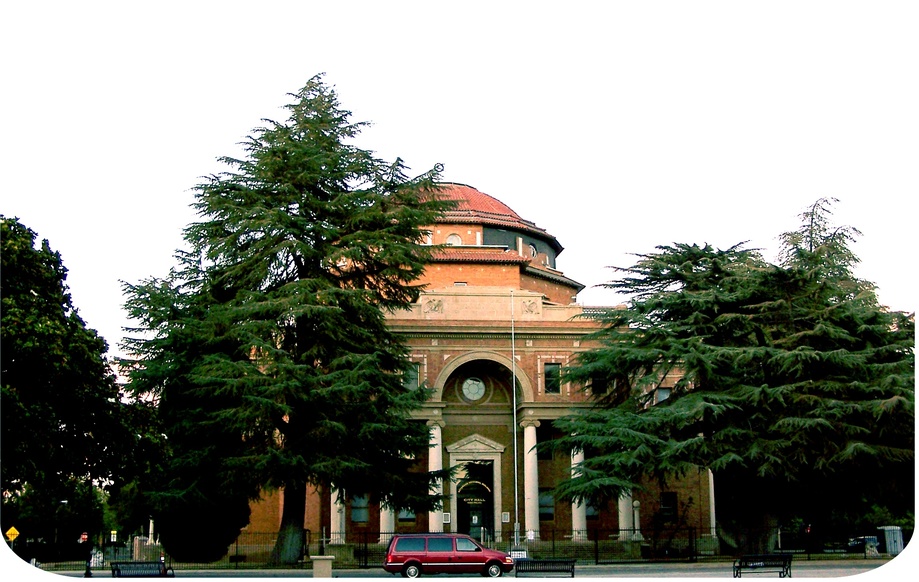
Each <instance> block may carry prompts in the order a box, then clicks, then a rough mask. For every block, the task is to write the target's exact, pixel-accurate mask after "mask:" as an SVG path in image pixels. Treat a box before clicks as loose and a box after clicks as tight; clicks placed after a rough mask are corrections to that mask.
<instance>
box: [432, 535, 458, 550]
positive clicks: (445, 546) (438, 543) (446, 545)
mask: <svg viewBox="0 0 919 582" xmlns="http://www.w3.org/2000/svg"><path fill="white" fill-rule="evenodd" d="M428 551H429V552H452V551H453V539H452V538H428Z"/></svg>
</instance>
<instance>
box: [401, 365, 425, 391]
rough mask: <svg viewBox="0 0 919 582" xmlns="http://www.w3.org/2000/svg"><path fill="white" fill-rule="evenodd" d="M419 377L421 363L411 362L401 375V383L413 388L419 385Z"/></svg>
mask: <svg viewBox="0 0 919 582" xmlns="http://www.w3.org/2000/svg"><path fill="white" fill-rule="evenodd" d="M420 377H421V364H419V363H418V362H412V363H411V364H409V368H408V370H406V371H405V373H404V374H403V375H402V385H403V386H405V387H406V388H408V389H409V390H415V389H417V388H418V386H420V383H419V382H418V379H419V378H420Z"/></svg>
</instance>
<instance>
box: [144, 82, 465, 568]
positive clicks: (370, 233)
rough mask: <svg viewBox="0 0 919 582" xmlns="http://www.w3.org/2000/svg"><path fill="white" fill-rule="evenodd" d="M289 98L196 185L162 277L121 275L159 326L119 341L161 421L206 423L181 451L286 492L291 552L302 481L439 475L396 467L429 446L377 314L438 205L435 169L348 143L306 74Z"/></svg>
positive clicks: (414, 486) (336, 113) (241, 484)
mask: <svg viewBox="0 0 919 582" xmlns="http://www.w3.org/2000/svg"><path fill="white" fill-rule="evenodd" d="M291 97H292V98H293V100H292V103H290V104H289V105H288V106H287V111H288V113H289V118H288V119H287V120H286V121H284V122H275V121H270V120H265V126H264V127H260V128H257V129H256V130H254V131H253V134H252V135H251V136H249V138H248V139H247V140H246V142H245V144H244V145H245V152H246V154H247V155H246V157H245V158H243V159H235V158H229V157H227V158H222V161H223V162H224V163H225V164H226V165H227V166H228V167H229V168H230V170H228V171H226V172H224V173H222V174H219V175H215V176H211V177H209V178H208V179H207V180H206V181H204V182H203V183H201V184H199V185H198V186H197V188H196V202H195V208H196V209H197V211H198V213H199V216H200V217H201V220H200V221H199V222H195V223H193V224H191V225H189V226H188V227H187V229H186V231H185V238H186V240H187V242H188V243H189V245H190V250H189V251H188V253H186V254H184V255H183V267H182V268H181V269H180V270H178V271H176V272H175V273H174V274H173V277H172V280H167V281H165V282H163V281H157V280H151V281H147V282H145V283H144V284H142V285H139V286H136V287H130V286H129V288H128V291H129V296H130V297H131V299H130V300H129V304H130V305H131V308H132V310H133V311H134V312H135V313H136V314H137V315H138V316H140V317H141V318H144V317H149V318H150V319H149V320H147V321H146V322H145V324H144V325H142V326H141V327H143V328H147V329H155V330H157V331H158V337H157V338H156V340H155V342H154V343H150V342H147V341H144V340H140V341H134V342H132V348H133V349H136V350H137V352H138V353H139V354H141V355H142V356H143V362H144V363H143V366H142V367H141V370H143V369H146V370H147V371H146V372H142V371H139V372H138V374H144V373H148V374H152V375H151V376H148V377H147V378H146V379H145V380H144V382H145V383H144V384H138V386H144V389H152V390H154V391H159V392H160V394H161V398H162V406H163V407H164V411H167V412H168V411H170V410H171V406H173V405H176V406H178V409H177V410H176V411H174V412H168V413H169V414H174V416H173V417H171V418H170V419H169V420H168V421H167V422H168V423H169V424H170V425H171V430H173V431H178V432H180V433H186V434H194V433H195V431H196V430H197V429H196V428H195V427H193V426H187V425H188V423H193V424H196V425H199V426H206V427H212V428H214V429H215V430H214V432H213V433H212V434H211V435H208V434H202V435H201V439H199V442H200V443H202V444H201V445H199V449H200V448H201V447H202V446H204V444H205V443H206V445H207V446H209V447H213V449H210V448H209V449H208V451H209V452H208V454H206V455H205V454H202V451H201V450H198V451H196V450H195V449H194V448H186V449H185V452H184V453H183V454H182V455H181V458H184V459H189V455H192V456H193V457H194V458H195V459H203V457H207V458H208V459H209V460H211V461H212V460H213V459H215V458H219V459H220V465H221V467H220V469H219V470H218V471H217V472H219V473H221V474H233V475H236V477H235V481H234V484H233V485H232V486H231V487H229V489H228V490H226V491H225V493H226V494H227V495H229V496H230V497H235V496H236V495H238V494H239V492H242V493H246V494H250V495H251V494H252V489H251V488H252V487H256V488H268V489H271V488H283V489H284V492H285V495H284V508H283V517H282V523H281V532H280V536H279V541H278V545H277V547H276V552H275V558H276V559H277V560H278V561H280V562H284V563H293V562H295V561H296V560H297V559H298V558H299V552H300V549H301V547H302V539H301V536H302V527H303V515H304V509H305V506H304V502H305V497H306V492H307V487H308V486H309V485H312V486H316V487H321V488H323V489H325V490H328V489H329V488H330V487H331V488H334V490H335V493H336V494H337V495H339V496H340V498H342V499H343V500H347V499H349V498H352V497H354V496H357V495H361V496H363V495H368V496H369V497H370V498H371V499H372V500H375V501H379V502H381V503H383V504H384V505H387V506H390V507H393V508H396V509H407V508H411V509H413V510H419V511H420V510H427V509H430V508H432V507H435V506H436V505H437V504H438V503H439V500H438V499H437V498H436V497H435V496H433V495H432V494H431V491H432V489H431V485H432V483H433V482H434V481H433V480H434V479H436V478H438V477H440V476H439V475H430V474H427V473H423V472H422V473H418V472H414V471H412V470H411V469H412V468H413V465H414V461H413V460H412V459H413V457H415V456H416V455H418V454H419V453H421V452H422V451H424V450H425V449H426V448H427V447H428V444H429V442H428V441H429V435H428V429H427V427H426V426H425V425H424V424H423V423H420V422H418V421H414V420H412V418H411V413H412V411H414V410H416V409H417V407H419V406H420V405H421V403H422V402H424V400H425V399H426V397H427V396H428V393H427V391H426V390H417V391H410V390H407V389H406V388H404V386H403V383H402V374H403V373H404V372H405V371H406V370H407V366H408V363H407V352H406V348H405V347H404V345H403V344H402V343H401V341H400V340H399V338H397V336H395V335H394V334H393V333H391V332H390V331H389V329H388V328H387V326H386V321H385V316H386V313H388V312H391V311H394V310H397V309H402V308H406V307H408V306H409V305H410V304H411V303H412V302H414V301H415V300H416V299H417V297H418V294H419V293H420V288H419V287H418V286H417V284H415V283H414V282H415V281H417V279H418V278H419V277H420V275H421V273H422V272H423V269H424V266H425V264H426V262H427V260H428V259H429V256H430V254H429V253H430V251H431V248H430V247H426V246H424V245H423V244H421V243H422V242H423V241H424V240H425V236H426V234H427V233H426V232H425V231H424V229H423V227H424V226H425V225H430V224H433V223H434V219H435V218H436V216H438V214H439V213H440V212H441V211H443V210H444V209H446V207H447V206H446V204H445V202H443V201H441V200H439V199H438V197H437V196H436V183H435V180H436V178H437V175H438V169H437V168H435V169H434V170H431V171H430V172H427V173H424V174H422V175H421V176H419V177H417V178H409V177H407V175H406V171H407V168H406V167H405V166H404V165H403V163H402V162H401V160H396V161H395V162H394V163H386V162H384V161H382V160H380V159H377V158H376V157H374V155H373V154H372V153H371V152H369V151H366V150H363V149H360V148H358V147H356V146H354V145H353V143H352V142H353V140H354V138H355V137H356V136H357V135H358V134H359V132H360V130H361V129H362V128H363V127H364V126H365V124H364V123H351V122H350V121H349V119H350V116H351V114H350V112H348V111H345V110H343V109H341V108H340V106H339V103H338V98H337V95H336V93H335V91H334V90H333V89H331V88H329V87H327V86H326V85H325V84H324V83H323V82H322V78H321V77H320V76H317V77H314V78H313V79H311V80H310V81H309V82H308V83H307V84H306V86H305V87H304V88H303V89H301V90H300V91H299V92H297V93H296V94H293V95H292V96H291ZM157 288H158V289H160V291H162V292H160V291H156V289H157ZM156 342H158V343H156ZM172 366H179V367H180V368H181V370H180V374H179V375H178V376H171V373H170V372H168V370H169V369H170V367H172ZM170 377H172V379H171V380H170ZM141 378H142V376H140V375H139V376H138V379H141ZM176 378H179V380H176ZM183 398H187V399H188V401H187V402H181V399H183ZM170 401H171V402H172V403H173V404H169V403H170ZM187 411H191V412H192V413H191V414H186V412H187ZM201 432H202V433H207V430H202V431H201ZM192 440H195V439H192ZM211 451H213V454H212V453H211ZM195 453H197V454H195ZM197 462H200V461H197V460H189V461H188V463H190V465H189V466H191V467H193V466H194V465H195V463H197ZM164 536H165V532H164ZM164 543H165V541H164Z"/></svg>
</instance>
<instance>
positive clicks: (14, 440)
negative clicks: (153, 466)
mask: <svg viewBox="0 0 919 582" xmlns="http://www.w3.org/2000/svg"><path fill="white" fill-rule="evenodd" d="M36 238H37V235H36V233H35V232H34V231H32V230H31V229H29V228H27V227H26V226H24V225H22V224H21V223H20V222H19V220H18V219H8V218H5V217H3V216H0V258H2V269H0V274H2V279H0V298H2V324H0V335H2V345H3V349H2V421H0V426H2V439H0V447H2V453H0V455H2V459H3V471H2V482H3V483H2V490H3V513H2V516H3V530H4V531H6V529H7V528H9V527H11V526H13V525H15V526H16V527H17V529H19V530H20V532H21V534H22V536H23V539H28V538H44V539H45V540H51V539H53V538H54V537H55V536H54V535H53V533H52V532H54V531H60V533H61V536H62V537H61V539H64V538H63V535H64V533H65V532H64V531H63V530H62V528H63V527H64V526H62V525H61V524H58V523H56V517H55V516H57V517H58V518H60V516H62V515H63V514H64V513H67V514H68V515H72V516H73V517H74V519H72V520H69V522H68V525H73V523H75V522H77V521H79V520H82V521H83V524H84V525H83V526H82V527H83V528H84V529H83V530H81V531H77V532H74V531H72V529H73V528H70V529H68V530H67V532H66V535H67V538H66V539H68V540H70V541H72V540H74V539H77V538H78V537H79V534H80V533H82V531H87V529H90V530H91V527H90V526H93V524H101V513H98V515H95V514H93V515H90V513H93V512H97V510H98V507H96V505H94V504H93V503H78V501H79V499H82V498H84V497H87V498H92V499H95V498H94V497H92V495H90V494H89V493H85V492H87V491H90V492H91V491H92V482H93V481H98V482H104V483H108V482H111V481H113V480H117V479H118V478H120V477H121V476H122V473H123V471H122V468H123V466H124V465H125V464H126V463H129V462H130V458H131V456H132V446H131V445H132V443H133V436H132V433H131V432H130V431H129V430H128V428H129V426H130V422H129V418H130V407H129V406H128V405H126V404H124V403H123V402H122V400H121V394H120V392H119V389H118V387H117V385H116V384H115V378H114V375H113V374H112V372H111V370H110V369H109V367H108V364H107V362H106V360H105V352H106V351H107V346H106V343H105V341H104V340H103V339H102V338H101V337H99V336H98V335H97V334H96V332H95V330H92V329H89V328H87V327H86V324H85V323H84V321H83V320H82V319H81V318H80V316H79V314H78V313H77V310H76V309H75V308H74V306H73V304H72V301H71V297H70V293H69V292H68V289H67V285H66V278H67V269H66V268H64V265H63V262H62V260H61V256H60V254H59V253H58V252H55V251H52V250H51V246H50V244H49V243H48V241H47V240H43V241H42V243H41V245H40V246H37V245H36ZM81 492H82V493H81ZM84 493H85V494H84ZM78 498H79V499H78ZM62 505H66V507H65V508H64V509H62ZM80 508H82V510H85V512H84V513H83V514H79V513H78V509H80ZM65 510H66V511H65ZM17 516H29V517H28V518H25V517H23V521H22V523H18V524H14V523H11V522H10V520H11V519H16V518H17ZM58 521H59V520H58ZM58 526H60V527H58ZM74 527H81V526H79V525H76V526H74Z"/></svg>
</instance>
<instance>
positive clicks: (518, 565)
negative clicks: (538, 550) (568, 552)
mask: <svg viewBox="0 0 919 582" xmlns="http://www.w3.org/2000/svg"><path fill="white" fill-rule="evenodd" d="M521 573H524V574H531V573H532V574H540V575H541V574H551V573H559V574H568V575H569V576H571V577H572V578H574V560H549V559H546V560H543V559H539V558H518V559H515V560H514V576H519V575H520V574H521Z"/></svg>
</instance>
